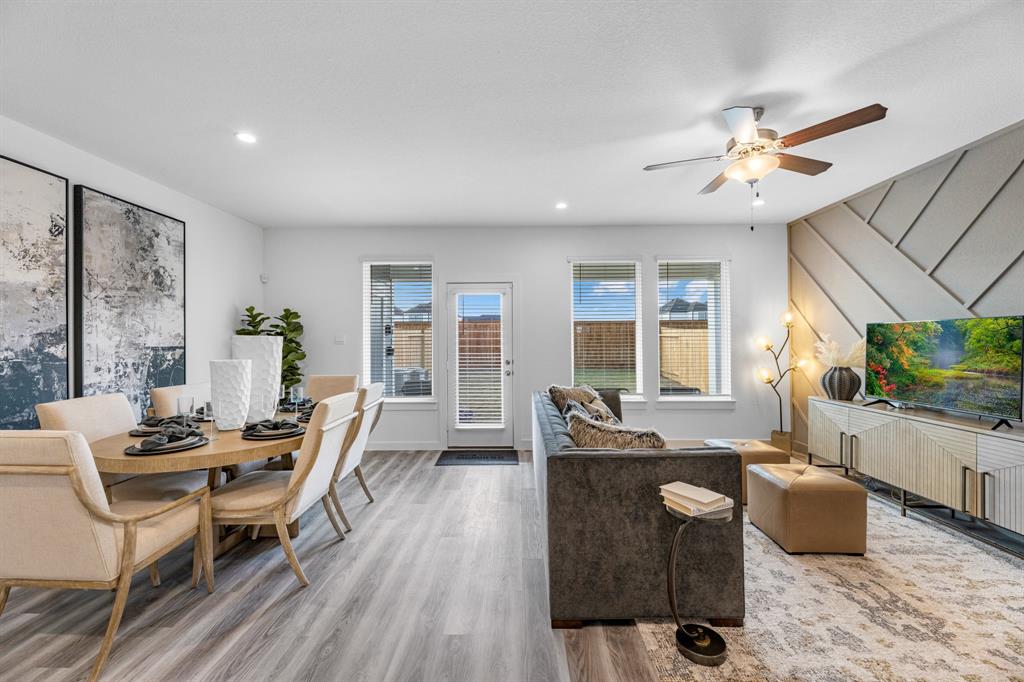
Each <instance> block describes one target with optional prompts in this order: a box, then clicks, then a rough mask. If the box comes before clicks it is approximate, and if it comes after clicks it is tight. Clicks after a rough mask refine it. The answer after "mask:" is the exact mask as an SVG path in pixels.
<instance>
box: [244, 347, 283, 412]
mask: <svg viewBox="0 0 1024 682" xmlns="http://www.w3.org/2000/svg"><path fill="white" fill-rule="evenodd" d="M283 348H284V339H283V338H282V337H280V336H232V337H231V357H233V358H235V359H236V360H252V393H251V396H250V398H249V415H248V416H249V421H251V422H258V421H262V420H264V419H273V418H274V414H275V413H276V412H277V399H278V390H279V388H280V386H281V351H282V350H283Z"/></svg>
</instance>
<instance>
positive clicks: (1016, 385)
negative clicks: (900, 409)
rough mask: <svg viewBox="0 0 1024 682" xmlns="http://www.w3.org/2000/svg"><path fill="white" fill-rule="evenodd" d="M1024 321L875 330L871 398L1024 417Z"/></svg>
mask: <svg viewBox="0 0 1024 682" xmlns="http://www.w3.org/2000/svg"><path fill="white" fill-rule="evenodd" d="M1022 331H1024V316H1019V315H1018V316H1013V317H979V318H968V319H961V320H932V321H928V322H884V323H873V324H869V325H868V328H867V348H866V356H867V357H866V360H867V362H866V367H865V378H866V384H867V385H866V386H865V394H866V395H867V396H868V397H870V398H875V399H879V400H887V401H891V402H900V403H910V404H913V405H918V406H922V407H933V408H937V409H941V410H952V411H956V412H969V413H971V414H977V415H983V416H987V417H994V418H996V419H1017V420H1019V419H1020V418H1021V394H1022V390H1024V389H1022V384H1024V381H1022V376H1021V359H1022V350H1021V335H1022Z"/></svg>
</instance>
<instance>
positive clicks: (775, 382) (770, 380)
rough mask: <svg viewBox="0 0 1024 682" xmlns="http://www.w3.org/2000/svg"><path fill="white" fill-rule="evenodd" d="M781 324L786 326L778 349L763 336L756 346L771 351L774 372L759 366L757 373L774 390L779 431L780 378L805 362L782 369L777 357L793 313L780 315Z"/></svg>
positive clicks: (794, 363) (790, 331) (779, 354)
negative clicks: (777, 408) (777, 403)
mask: <svg viewBox="0 0 1024 682" xmlns="http://www.w3.org/2000/svg"><path fill="white" fill-rule="evenodd" d="M782 325H783V326H784V327H785V328H786V340H785V341H783V342H782V345H781V346H779V349H778V350H775V344H773V343H772V341H771V339H769V338H767V337H765V336H761V337H758V339H757V346H758V348H760V349H761V350H766V351H768V352H769V353H771V355H772V359H774V360H775V372H776V373H775V374H772V371H771V369H770V368H768V367H761V368H759V369H758V370H757V374H758V376H759V377H760V379H761V381H763V382H764V383H766V384H768V385H769V386H771V387H772V390H773V391H775V396H776V397H777V398H778V399H779V431H784V430H785V429H783V424H782V394H781V393H779V384H781V383H782V380H783V379H785V378H786V375H787V374H789V373H790V372H792V371H794V370H796V369H798V368H800V367H803V366H804V362H805V361H804V360H803V359H799V360H797V361H796V362H791V363H789V366H788V367H786V369H785V371H783V369H782V364H781V363H780V362H779V358H780V357H782V353H783V352H784V351H785V350H786V345H787V344H788V343H789V337H790V335H791V333H792V329H793V313H790V312H788V311H787V312H786V314H785V315H783V316H782Z"/></svg>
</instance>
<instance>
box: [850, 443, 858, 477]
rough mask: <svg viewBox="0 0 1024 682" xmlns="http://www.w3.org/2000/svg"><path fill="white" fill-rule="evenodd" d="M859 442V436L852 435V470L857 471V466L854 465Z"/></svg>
mask: <svg viewBox="0 0 1024 682" xmlns="http://www.w3.org/2000/svg"><path fill="white" fill-rule="evenodd" d="M857 442H858V439H857V436H854V435H851V436H850V468H851V469H856V468H857V467H856V465H855V464H854V456H855V455H856V454H857Z"/></svg>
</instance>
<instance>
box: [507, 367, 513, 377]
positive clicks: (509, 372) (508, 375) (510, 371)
mask: <svg viewBox="0 0 1024 682" xmlns="http://www.w3.org/2000/svg"><path fill="white" fill-rule="evenodd" d="M505 376H507V377H510V376H512V370H510V369H506V370H505Z"/></svg>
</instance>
